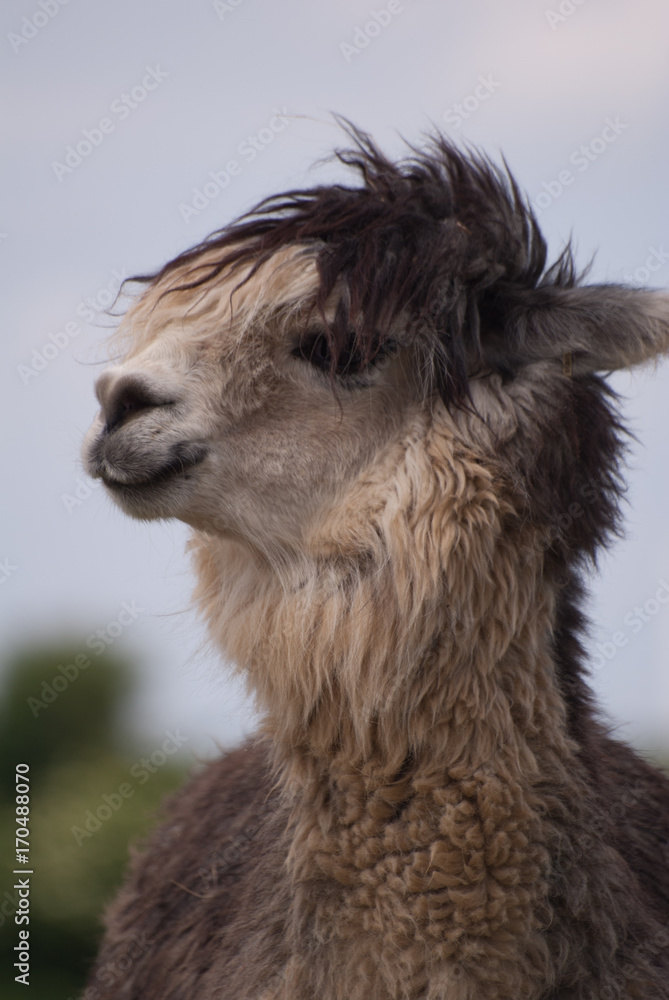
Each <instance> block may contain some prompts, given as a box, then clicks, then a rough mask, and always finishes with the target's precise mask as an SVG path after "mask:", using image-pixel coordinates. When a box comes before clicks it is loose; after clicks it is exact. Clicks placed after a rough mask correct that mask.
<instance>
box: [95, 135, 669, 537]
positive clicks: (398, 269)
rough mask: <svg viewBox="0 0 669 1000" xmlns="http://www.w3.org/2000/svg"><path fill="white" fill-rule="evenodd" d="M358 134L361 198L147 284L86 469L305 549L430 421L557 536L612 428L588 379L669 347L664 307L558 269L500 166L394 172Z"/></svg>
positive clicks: (229, 234)
mask: <svg viewBox="0 0 669 1000" xmlns="http://www.w3.org/2000/svg"><path fill="white" fill-rule="evenodd" d="M356 138H357V141H358V147H357V148H356V149H355V150H354V151H353V152H349V153H344V154H340V158H341V159H342V160H343V161H344V162H345V163H348V164H350V165H352V166H353V167H355V168H357V169H358V170H359V171H360V172H361V174H362V176H363V181H364V183H363V185H362V186H360V187H356V188H345V187H342V186H333V187H330V188H316V189H313V190H311V191H305V192H293V193H289V194H287V195H285V196H280V197H277V198H273V199H270V200H269V201H268V202H266V203H264V204H263V205H262V206H260V209H258V210H256V211H255V212H254V213H251V215H250V216H248V217H247V218H246V219H244V220H242V221H241V222H238V223H236V224H234V225H232V226H231V227H229V228H227V229H225V230H223V231H222V232H221V233H219V234H215V235H214V236H213V237H212V238H210V240H209V241H207V242H206V243H204V244H203V245H201V246H199V247H196V248H195V249H194V250H191V251H189V252H187V253H185V254H182V255H181V256H180V257H178V258H177V259H176V260H174V261H172V262H171V263H170V264H168V265H167V266H166V267H164V268H163V270H162V271H161V272H160V273H159V274H158V275H155V276H153V277H152V278H151V279H150V280H149V282H148V288H147V290H146V291H145V292H144V294H143V296H142V297H141V298H140V299H139V301H138V302H137V303H136V304H135V305H134V307H133V308H132V309H131V310H130V312H129V314H128V315H127V317H126V318H125V321H124V324H123V328H122V330H121V332H120V338H121V340H122V341H123V340H124V341H125V342H126V344H127V352H126V353H125V356H124V357H123V360H122V362H121V364H120V365H118V366H116V367H115V368H112V369H110V370H108V371H106V372H105V373H104V374H103V375H102V376H101V377H100V379H99V380H98V383H97V395H98V398H99V401H100V404H101V411H100V414H99V416H98V418H97V419H96V421H95V423H94V425H93V427H92V428H91V430H90V431H89V434H88V436H87V440H86V444H85V457H86V464H87V468H88V470H89V472H91V474H92V475H94V476H96V477H100V478H102V480H103V482H104V483H105V485H106V486H107V488H108V490H109V492H110V493H111V495H112V496H113V497H114V499H115V500H116V501H117V502H118V503H119V504H120V505H121V506H122V507H123V508H124V509H125V510H126V511H127V512H128V513H130V514H132V515H134V516H137V517H140V518H153V517H177V518H181V519H183V520H184V521H186V522H188V523H190V524H192V525H193V526H195V527H196V528H202V529H204V530H206V531H211V532H213V533H221V534H229V535H231V536H234V537H236V538H238V539H240V540H242V541H245V542H247V543H248V544H250V545H252V546H256V547H258V548H259V549H261V550H262V549H264V548H268V549H281V548H283V547H287V548H288V549H290V548H295V547H298V548H299V547H300V546H301V545H302V544H303V542H304V539H305V535H306V533H308V531H309V530H310V529H312V528H313V527H314V525H316V524H318V523H321V521H322V517H323V514H324V511H325V510H326V509H331V508H332V507H333V506H334V505H337V504H339V503H341V502H342V497H343V494H345V493H346V491H347V489H349V488H350V487H351V486H352V484H353V483H354V482H355V481H356V480H357V479H359V477H360V476H362V475H367V474H368V473H367V471H366V470H368V469H369V467H370V465H373V464H374V462H375V461H376V460H378V459H379V457H380V456H381V455H382V454H384V453H385V452H386V450H387V447H388V446H389V445H390V444H391V443H392V442H393V441H396V440H398V439H399V438H400V437H402V436H406V434H407V432H408V430H409V429H410V428H411V427H414V426H415V423H416V421H417V420H418V421H419V422H420V421H422V420H424V418H425V417H426V415H429V417H430V420H431V421H433V420H434V418H435V416H436V417H438V418H441V419H442V422H443V423H444V425H446V424H450V425H451V430H452V431H453V432H454V433H456V435H457V436H458V437H459V438H461V439H462V440H463V442H464V443H466V444H469V445H471V446H473V447H474V449H475V450H476V451H477V452H481V450H484V451H485V449H486V445H487V446H488V449H489V451H490V455H491V457H492V456H494V457H496V459H498V460H503V459H506V460H507V461H508V462H509V463H510V465H509V468H508V469H507V470H506V471H507V472H508V474H509V475H510V477H511V479H513V480H515V481H516V483H517V484H518V485H520V486H521V488H522V487H526V489H525V492H526V495H527V499H528V501H529V502H530V503H531V502H532V500H533V499H537V500H538V499H539V497H536V496H535V497H533V494H534V493H536V490H537V487H538V483H530V482H527V481H526V480H527V479H528V477H529V478H530V479H531V478H532V476H534V477H535V479H537V478H540V477H541V475H542V472H543V473H545V476H546V478H547V479H548V480H549V481H550V483H551V488H550V491H549V492H551V493H552V497H553V501H554V504H553V506H554V508H555V509H554V510H553V511H552V514H553V521H554V522H555V523H558V522H559V518H560V515H561V514H565V513H568V507H569V501H570V500H574V501H578V496H574V497H569V495H568V494H567V493H565V487H566V486H567V483H566V482H565V483H563V482H562V480H568V481H569V482H571V485H572V487H573V486H574V485H575V480H576V479H578V478H579V472H578V471H577V466H578V464H579V462H581V463H584V464H583V470H582V471H583V472H587V473H588V475H589V476H591V475H592V474H593V473H594V475H595V479H596V478H597V476H600V475H601V474H602V472H603V470H602V469H601V468H596V467H593V468H590V467H589V466H588V464H587V462H584V459H587V457H588V453H589V452H592V451H593V448H591V447H588V443H587V442H588V439H589V438H591V437H593V436H595V437H596V436H597V435H602V434H604V435H605V436H606V432H607V431H608V432H609V433H610V432H611V431H612V427H613V425H612V423H610V422H607V421H605V425H604V426H602V423H601V418H602V417H603V416H604V413H605V411H604V409H602V405H601V401H602V398H603V391H602V387H601V385H600V384H599V383H598V382H596V381H595V380H594V379H593V377H592V374H593V373H594V372H597V371H601V370H604V371H610V370H614V369H617V368H622V367H627V366H630V365H633V364H636V363H639V362H642V361H644V360H646V359H648V358H651V357H653V356H655V355H657V354H658V353H660V352H661V351H663V350H667V348H669V299H668V298H667V296H665V295H660V294H657V293H650V292H649V293H647V292H642V291H633V290H628V289H624V288H621V287H616V286H607V287H601V286H600V287H597V286H585V287H579V284H578V282H577V281H576V279H575V276H574V273H573V267H572V262H571V259H570V257H569V255H568V254H565V255H563V257H562V258H561V259H560V260H559V261H558V263H557V265H555V266H554V267H553V268H551V269H549V270H548V271H546V270H545V246H544V243H543V240H542V239H541V236H540V234H539V232H538V230H537V227H536V224H535V222H534V219H533V218H532V216H531V215H530V213H529V212H528V211H527V209H526V207H525V206H524V204H523V202H522V199H521V197H520V195H519V193H518V190H517V189H516V187H515V185H514V184H513V182H512V181H510V180H509V179H508V178H506V177H505V176H503V175H502V174H501V173H500V172H499V171H497V170H495V169H494V168H493V167H491V166H490V165H489V164H488V163H487V162H485V161H483V160H481V159H467V158H465V157H464V156H463V155H462V154H460V153H459V152H457V151H456V150H454V149H453V148H452V147H450V146H448V145H447V144H446V143H445V142H444V141H443V140H441V139H438V140H436V141H435V142H434V143H433V145H432V146H431V148H429V149H428V150H427V151H426V152H425V153H423V154H421V155H419V156H417V157H416V158H414V159H412V160H410V161H408V162H406V163H403V164H399V165H396V164H392V163H390V162H388V161H387V160H386V159H384V157H383V156H382V155H381V154H380V153H379V152H378V151H377V150H376V149H375V147H373V145H372V144H371V143H370V142H369V141H368V140H367V139H366V137H364V136H362V135H357V136H356ZM143 280H147V279H143ZM575 406H576V408H577V409H580V410H581V411H582V412H580V413H577V414H576V415H575V414H574V413H573V410H574V407H575ZM593 407H594V409H599V412H597V413H595V412H594V410H593V409H592V408H593ZM569 411H571V412H569ZM606 412H608V411H606ZM596 418H599V420H597V419H596ZM593 420H594V421H595V423H596V426H593V423H592V421H593ZM565 421H566V424H565ZM531 424H534V425H535V429H536V431H537V433H536V434H535V435H534V436H535V438H536V439H535V440H534V441H533V442H532V444H531V445H530V446H531V447H532V449H533V452H534V453H533V454H532V455H529V454H526V455H522V454H521V453H520V448H518V447H515V448H514V438H515V437H516V436H517V435H518V432H519V430H520V431H521V432H522V430H523V426H524V427H525V432H524V433H521V438H519V439H518V442H516V443H517V444H519V443H520V441H521V439H522V441H523V443H524V444H528V443H529V438H531V437H532V434H531V426H530V425H531ZM556 424H557V426H556ZM539 429H541V434H539ZM539 437H542V438H543V439H544V440H543V441H540V440H539ZM542 443H543V445H544V446H545V447H544V450H545V451H546V454H545V455H544V456H543V458H542V459H540V458H539V453H538V451H537V448H538V447H539V446H541V445H542ZM597 443H598V444H599V445H600V446H601V445H602V444H603V443H605V442H602V441H599V442H597ZM609 444H610V442H609ZM591 457H592V460H593V462H594V463H595V466H596V464H597V463H596V461H595V459H596V456H595V455H593V456H591ZM604 458H605V459H609V460H610V459H611V455H610V454H608V455H606V456H604ZM541 461H544V462H545V468H544V469H543V470H542V469H541V468H539V465H540V462H541ZM502 464H504V463H503V462H502ZM519 477H520V479H522V480H524V482H520V480H519ZM592 485H593V486H594V488H597V486H599V485H604V484H600V483H596V482H593V484H592ZM541 500H542V501H543V504H542V510H541V515H542V517H546V515H547V513H548V510H547V509H544V508H547V507H550V503H549V502H547V498H546V497H541ZM583 541H584V542H585V539H583Z"/></svg>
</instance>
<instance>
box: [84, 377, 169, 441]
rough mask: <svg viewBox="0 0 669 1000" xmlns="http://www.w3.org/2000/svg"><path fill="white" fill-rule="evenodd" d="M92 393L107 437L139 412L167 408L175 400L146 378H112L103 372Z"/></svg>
mask: <svg viewBox="0 0 669 1000" xmlns="http://www.w3.org/2000/svg"><path fill="white" fill-rule="evenodd" d="M95 394H96V396H97V397H98V401H99V403H100V406H101V407H102V413H103V416H104V420H105V431H106V432H107V433H108V434H109V433H110V432H111V431H113V430H116V428H118V427H120V426H121V425H122V424H124V423H125V422H126V421H127V420H129V419H130V417H132V416H134V415H135V414H136V413H140V412H141V411H142V410H149V409H154V408H155V407H158V406H169V405H170V403H173V402H174V399H171V398H169V397H168V396H167V395H166V394H165V393H164V392H161V391H160V389H159V388H158V387H157V386H155V385H152V384H151V382H150V380H149V379H148V378H147V377H146V376H145V375H137V374H135V375H133V374H129V375H115V374H114V372H104V373H103V374H102V375H101V376H100V378H99V379H98V380H97V382H96V385H95Z"/></svg>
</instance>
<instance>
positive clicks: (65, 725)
mask: <svg viewBox="0 0 669 1000" xmlns="http://www.w3.org/2000/svg"><path fill="white" fill-rule="evenodd" d="M84 648H85V647H84ZM81 649H82V644H81V643H76V642H74V643H72V645H71V646H67V645H59V646H56V647H43V648H32V649H27V650H23V651H21V652H19V653H18V655H16V656H15V657H14V658H13V660H12V662H11V663H10V664H9V668H8V670H7V671H6V673H5V678H6V681H5V685H4V689H3V697H2V700H1V701H0V768H1V780H0V842H1V843H2V845H3V848H2V851H0V880H1V881H0V959H1V961H2V965H3V969H4V970H5V972H4V974H3V979H4V982H5V984H6V983H7V982H8V981H9V983H10V985H9V987H8V988H7V989H5V986H4V985H3V989H2V996H3V998H4V997H6V998H9V997H12V998H13V997H14V996H16V997H25V996H26V995H28V994H29V995H30V997H31V998H32V1000H68V998H75V997H78V996H79V994H80V993H81V990H82V989H83V986H84V982H85V978H86V970H87V968H88V967H89V965H90V963H91V961H92V959H93V957H94V955H95V952H96V950H97V945H98V941H99V938H100V934H101V930H102V925H101V921H100V918H101V915H102V912H103V910H104V908H105V906H106V905H107V903H108V902H109V901H110V900H111V899H112V898H113V896H114V895H115V893H116V890H117V888H118V885H119V883H120V881H121V877H122V873H123V869H124V867H125V864H126V861H127V857H128V846H129V844H131V843H132V842H134V841H136V840H137V839H138V838H139V837H141V836H142V835H143V834H144V833H145V832H147V831H148V829H150V827H151V825H152V821H153V817H154V814H155V812H156V810H157V809H158V807H159V805H160V803H161V801H162V800H163V799H164V797H165V795H166V794H167V793H168V792H170V791H172V790H173V789H175V788H177V787H178V786H179V785H180V784H181V782H182V781H183V779H184V777H185V775H186V771H187V766H186V764H185V763H184V761H183V758H179V755H178V751H177V749H176V746H175V745H174V744H172V743H170V744H169V747H168V752H167V753H165V752H164V751H163V750H162V749H161V743H162V741H158V744H157V745H155V746H144V747H141V746H139V745H137V746H131V747H128V746H127V745H126V746H125V747H121V740H120V736H119V731H120V727H119V725H118V723H119V720H120V719H121V718H122V715H123V710H124V707H125V706H127V703H128V697H129V695H130V694H131V692H132V684H131V681H130V677H131V669H130V665H129V664H128V663H127V661H125V660H123V659H122V658H120V657H119V656H118V655H117V654H116V653H114V654H113V655H112V654H111V653H110V652H105V653H104V654H103V655H100V656H97V657H95V658H93V661H92V662H91V663H90V665H89V666H88V667H87V668H85V669H82V670H80V671H79V672H78V673H77V674H76V676H75V673H74V671H73V670H70V672H69V678H70V679H69V680H68V683H67V685H63V684H62V683H58V684H56V685H55V686H54V685H53V679H54V677H59V676H64V677H66V675H65V674H64V673H63V672H62V671H59V667H60V666H62V665H64V666H67V665H68V664H73V663H74V661H75V657H76V656H77V654H78V652H79V651H80V650H81ZM80 662H81V661H80ZM66 679H68V678H67V677H66ZM45 684H46V687H45V686H44V685H45ZM58 688H60V689H61V690H60V691H58V690H56V689H58ZM49 689H51V691H52V692H54V693H55V694H56V697H55V698H53V699H52V700H51V701H47V700H45V697H44V695H46V696H47V698H48V697H49ZM31 699H32V701H31ZM37 702H40V703H41V706H42V707H40V705H39V704H37ZM142 759H143V760H144V763H142ZM21 762H25V763H26V764H28V765H29V766H30V787H31V791H30V822H29V828H30V831H31V836H30V864H29V865H28V866H27V867H28V869H32V871H33V872H34V874H33V875H32V876H30V888H31V894H30V923H29V925H26V924H22V925H21V926H22V927H23V928H27V929H28V930H29V932H30V938H29V941H30V952H31V973H30V986H29V988H28V990H26V988H25V987H24V986H22V985H20V984H18V983H16V982H14V975H15V974H16V972H17V970H14V969H13V963H14V962H15V961H16V957H15V953H14V950H13V949H14V946H15V945H16V944H17V943H18V931H19V927H18V926H17V925H16V924H15V922H14V910H15V906H16V903H17V896H16V891H15V890H14V889H13V886H14V883H15V882H17V880H18V879H20V878H21V877H22V876H15V875H13V874H12V871H13V870H14V868H22V867H23V866H21V865H20V864H18V863H17V862H16V861H15V843H14V838H15V832H16V816H15V765H16V764H17V763H21ZM147 763H148V766H146V765H147ZM10 973H11V974H10Z"/></svg>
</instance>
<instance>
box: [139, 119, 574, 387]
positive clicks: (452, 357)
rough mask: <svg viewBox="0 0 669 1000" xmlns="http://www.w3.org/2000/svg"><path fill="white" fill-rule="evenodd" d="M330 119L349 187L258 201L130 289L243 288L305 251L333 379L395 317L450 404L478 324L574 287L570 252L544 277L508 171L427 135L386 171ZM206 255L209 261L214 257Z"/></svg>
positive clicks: (379, 157)
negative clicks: (178, 277) (421, 344)
mask: <svg viewBox="0 0 669 1000" xmlns="http://www.w3.org/2000/svg"><path fill="white" fill-rule="evenodd" d="M339 121H340V124H342V127H343V128H344V131H345V132H346V133H347V135H348V136H349V138H350V139H351V140H352V143H353V145H352V148H349V149H345V150H337V151H336V152H335V156H336V157H337V159H338V160H339V161H340V162H341V163H343V164H345V165H346V166H348V167H352V168H353V169H354V170H356V171H357V172H358V174H359V175H360V177H361V178H362V181H363V183H362V184H361V185H360V186H358V187H347V186H345V185H342V184H334V185H331V186H327V187H326V186H319V187H313V188H308V189H303V190H294V191H287V192H285V193H283V194H279V195H274V196H272V197H270V198H266V199H265V200H263V201H262V202H260V203H259V204H258V205H257V206H256V207H255V208H254V209H252V210H251V211H250V212H248V213H247V214H245V215H244V216H242V217H241V218H239V219H238V220H236V221H235V222H233V223H231V224H230V225H228V226H226V227H225V228H223V229H221V230H218V231H217V232H215V233H213V234H212V235H211V236H209V237H208V238H207V239H206V240H205V241H204V242H202V243H200V244H198V245H197V246H195V247H193V248H192V249H190V250H187V251H186V252H184V253H182V254H180V255H179V256H178V257H176V258H175V259H174V260H172V261H170V263H168V264H166V265H165V267H164V268H163V269H162V270H161V271H160V272H158V273H157V274H153V275H149V276H141V277H139V278H136V279H134V280H137V281H154V280H157V279H158V280H159V279H162V278H164V277H166V276H168V275H169V274H170V273H171V272H172V271H174V270H175V269H176V268H183V267H184V266H186V267H188V265H189V264H192V265H193V268H192V278H191V279H190V280H188V279H187V280H185V281H184V282H183V283H181V284H179V285H178V286H177V287H178V288H180V289H186V288H197V287H200V286H203V285H205V284H207V283H209V282H211V281H213V280H215V279H216V277H217V276H218V275H220V274H221V272H223V271H224V270H226V269H229V268H235V267H238V266H241V265H244V264H248V263H251V264H252V265H253V266H252V269H251V272H250V274H249V275H248V276H247V278H246V279H245V280H248V277H250V276H251V275H252V274H253V273H255V271H256V270H257V269H258V267H260V266H261V264H262V263H264V262H265V261H266V260H268V258H269V257H271V255H272V254H273V253H274V252H275V251H276V250H278V249H279V248H281V247H285V246H287V245H289V244H307V245H312V246H314V245H315V248H316V250H315V253H316V264H317V268H318V275H319V286H318V292H317V296H316V299H315V302H314V303H313V304H312V305H313V306H314V307H315V308H316V310H317V311H318V312H319V313H320V315H321V316H322V318H323V322H324V326H325V333H326V336H327V341H328V349H329V351H328V354H329V365H330V370H331V373H335V372H336V371H337V370H338V369H339V368H340V367H345V364H344V365H343V366H342V360H343V359H345V358H346V357H350V356H351V352H352V350H354V351H355V352H356V353H357V355H358V358H359V362H360V365H361V366H362V367H364V366H365V365H366V364H368V363H369V362H370V361H371V360H372V359H373V357H374V355H375V354H376V353H377V352H378V351H379V350H380V349H382V348H383V347H384V344H386V343H387V341H388V340H389V338H390V330H391V326H392V323H393V320H394V319H396V317H397V316H398V315H400V314H401V315H404V316H406V318H407V321H408V326H409V328H410V329H412V330H413V331H414V332H415V333H416V334H418V333H420V334H421V335H422V336H423V337H424V338H426V339H427V341H428V343H429V346H430V351H431V354H432V359H433V364H432V365H431V366H430V367H431V371H432V377H433V379H434V383H435V384H434V388H436V389H437V391H438V392H439V394H440V395H441V396H442V398H443V399H444V401H445V402H453V401H456V402H458V401H460V402H461V401H463V400H464V398H465V397H466V396H467V395H468V372H469V371H470V370H471V366H472V364H473V363H474V364H475V363H476V362H477V361H478V360H480V359H481V355H482V351H481V327H482V320H483V327H484V328H486V326H488V324H489V322H490V323H494V325H495V326H496V327H497V332H498V333H499V327H500V318H501V317H504V315H505V314H508V312H509V310H512V309H513V306H514V301H516V300H517V297H518V296H519V295H522V293H523V292H527V291H528V290H531V289H536V288H538V287H540V286H555V285H561V286H570V285H573V284H574V283H575V281H576V276H575V272H574V264H573V259H572V256H571V252H570V250H569V248H567V249H566V250H565V251H564V252H563V254H562V255H561V257H560V258H559V259H558V261H557V262H556V263H555V264H554V265H553V266H552V267H551V268H550V269H548V270H546V267H545V266H546V244H545V242H544V239H543V237H542V236H541V233H540V231H539V227H538V225H537V222H536V219H535V217H534V215H533V214H532V212H531V210H530V208H529V206H528V204H527V201H526V199H525V198H524V197H523V195H522V194H521V192H520V190H519V188H518V186H517V184H516V182H515V181H514V180H513V178H512V177H511V175H510V173H509V171H508V168H506V164H505V168H506V169H500V168H499V167H497V166H496V165H494V164H493V163H492V162H491V161H490V160H489V159H488V158H487V157H485V156H483V155H482V154H480V153H478V152H468V153H464V152H463V151H461V150H459V149H457V148H456V147H455V146H454V145H452V144H451V143H450V142H449V141H448V140H447V139H445V138H444V137H443V136H442V135H440V134H439V133H436V134H434V135H432V136H430V137H429V138H428V140H427V143H426V147H425V149H422V150H419V149H416V148H414V147H410V149H411V155H410V156H409V157H408V158H407V159H405V160H402V161H399V162H397V163H393V162H391V161H390V160H389V159H388V158H387V157H386V156H384V154H383V153H382V152H381V151H380V150H379V149H378V147H377V146H376V145H375V144H374V142H373V141H372V139H371V137H370V136H369V135H368V134H367V133H365V132H363V131H361V130H360V129H358V128H356V127H355V126H353V125H352V124H351V123H350V122H348V121H345V120H341V119H340V120H339ZM212 250H214V251H215V250H219V251H220V256H218V257H216V256H214V257H213V259H212V257H211V251H212ZM205 251H206V252H207V253H208V260H207V263H206V264H203V263H202V261H201V259H200V258H201V255H202V253H203V252H205ZM335 300H336V305H335V313H334V319H333V320H332V321H331V322H329V323H326V322H325V311H326V306H329V305H332V304H333V303H334V302H335Z"/></svg>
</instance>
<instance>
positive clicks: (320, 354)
mask: <svg viewBox="0 0 669 1000" xmlns="http://www.w3.org/2000/svg"><path fill="white" fill-rule="evenodd" d="M355 340H356V334H355V331H354V330H351V331H350V333H349V335H348V338H347V346H346V347H345V349H344V350H343V351H342V352H341V354H340V357H339V359H338V363H337V365H336V367H335V369H334V374H335V375H336V376H337V377H338V378H344V379H346V378H348V377H350V376H353V375H359V374H360V372H361V370H362V369H363V368H367V367H370V366H371V365H372V364H373V363H374V361H373V359H372V360H371V361H370V362H368V363H367V364H366V365H363V359H362V355H361V354H360V351H359V350H358V349H357V348H356V347H355ZM292 355H293V357H296V358H300V359H301V360H302V361H307V362H308V363H309V364H310V365H312V366H313V367H314V368H317V369H319V370H320V371H323V372H325V373H326V374H328V375H329V374H330V371H331V369H332V351H331V349H330V344H329V342H328V339H327V335H326V333H325V331H324V330H314V331H308V332H307V333H305V334H304V335H303V336H302V337H301V339H300V342H299V343H298V345H297V347H295V348H294V349H293V351H292Z"/></svg>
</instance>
